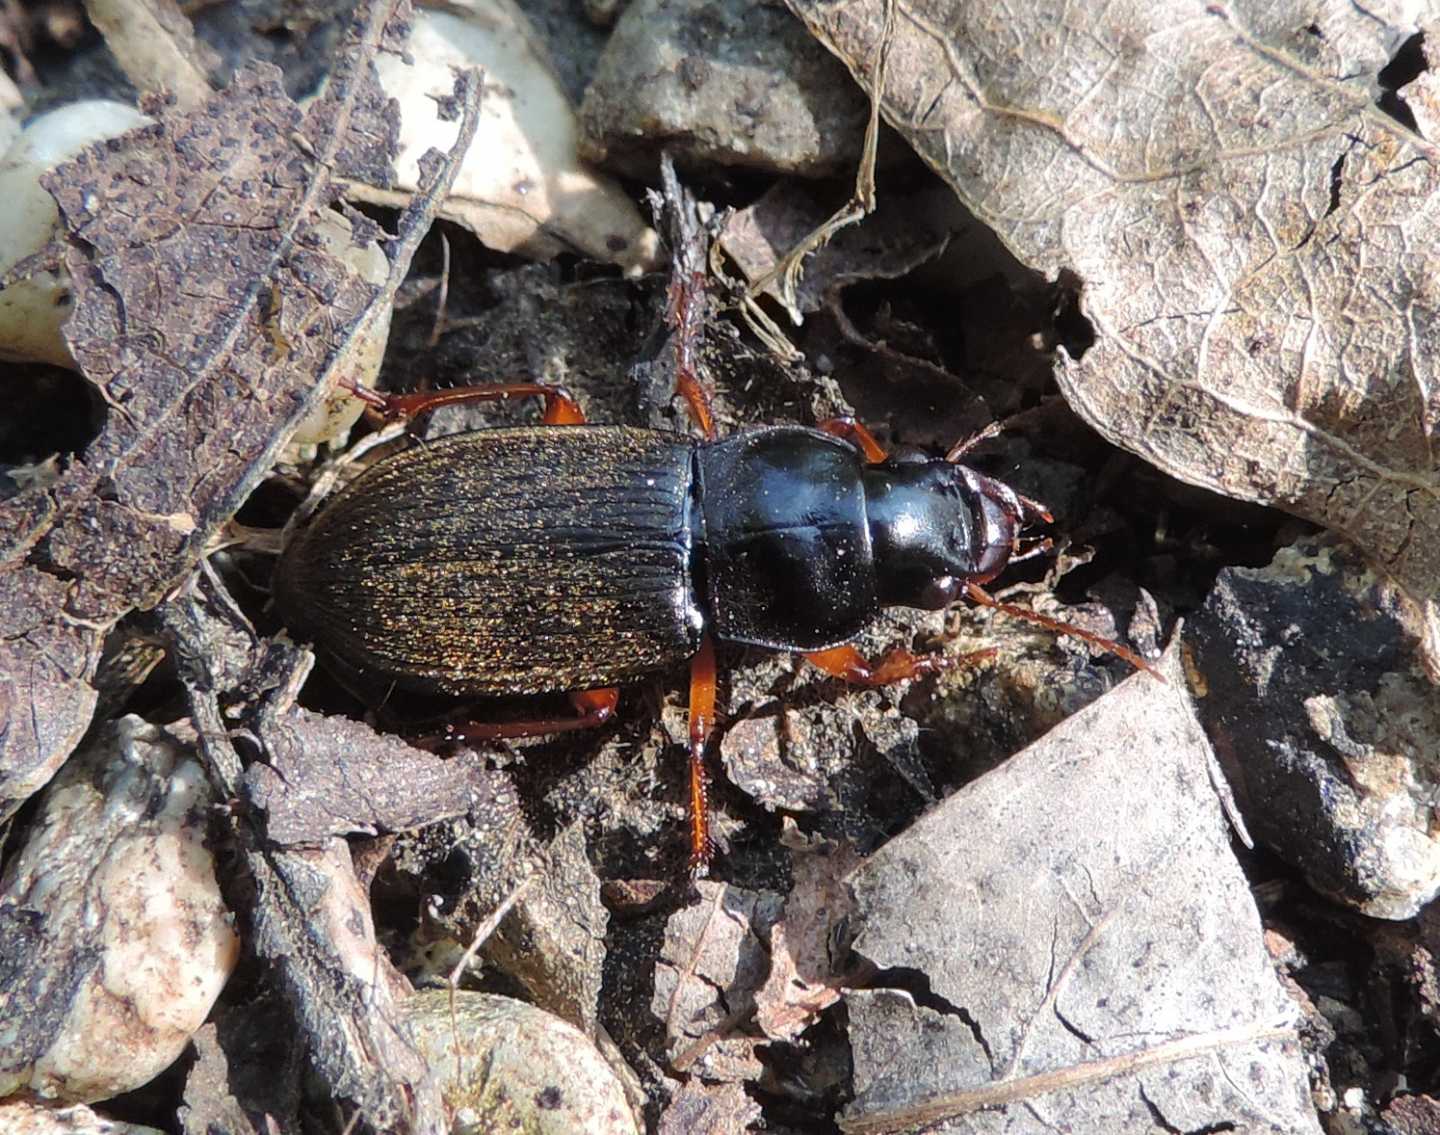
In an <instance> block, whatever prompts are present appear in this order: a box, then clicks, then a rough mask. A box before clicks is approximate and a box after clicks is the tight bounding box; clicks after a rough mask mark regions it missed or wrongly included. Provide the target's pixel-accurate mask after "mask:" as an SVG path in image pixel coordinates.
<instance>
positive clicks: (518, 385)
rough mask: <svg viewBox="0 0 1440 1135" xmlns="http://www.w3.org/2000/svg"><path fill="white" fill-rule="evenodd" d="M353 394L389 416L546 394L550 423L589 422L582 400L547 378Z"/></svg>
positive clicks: (358, 389)
mask: <svg viewBox="0 0 1440 1135" xmlns="http://www.w3.org/2000/svg"><path fill="white" fill-rule="evenodd" d="M350 391H351V393H352V394H354V395H355V397H357V398H359V399H360V400H361V401H362V402H365V403H366V404H367V405H369V406H373V407H374V408H375V409H377V410H379V411H380V413H382V414H383V415H384V416H385V417H387V418H413V417H415V416H416V415H417V414H424V413H428V412H429V411H431V410H438V409H439V408H440V407H441V406H458V405H461V404H462V403H465V402H494V401H500V400H503V399H506V398H543V399H545V416H544V417H543V418H542V419H541V420H542V421H543V422H544V423H545V424H546V425H547V426H580V425H584V424H585V414H584V411H582V410H581V409H580V404H579V403H578V402H576V401H575V399H574V397H573V396H572V395H571V394H570V392H569V391H568V390H566V389H565V388H564V387H563V386H548V385H546V384H545V383H543V382H498V383H494V384H487V385H484V386H455V387H452V388H451V389H449V390H423V391H419V392H417V393H415V394H380V393H377V392H376V391H374V390H369V389H367V388H366V387H363V386H359V387H355V386H352V387H351V388H350Z"/></svg>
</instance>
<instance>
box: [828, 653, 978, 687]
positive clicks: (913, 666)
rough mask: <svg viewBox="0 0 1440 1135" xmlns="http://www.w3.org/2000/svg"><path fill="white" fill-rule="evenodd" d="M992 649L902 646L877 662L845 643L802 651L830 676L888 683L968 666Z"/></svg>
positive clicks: (871, 683) (863, 682)
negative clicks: (919, 650) (931, 650)
mask: <svg viewBox="0 0 1440 1135" xmlns="http://www.w3.org/2000/svg"><path fill="white" fill-rule="evenodd" d="M994 654H995V651H994V650H976V651H972V652H971V653H969V654H912V653H911V652H910V651H908V650H906V649H905V648H904V647H902V646H897V647H895V648H894V649H893V650H891V651H888V652H887V653H886V654H885V656H884V657H883V658H881V659H880V661H879V662H875V663H871V662H867V661H866V660H865V656H864V655H863V654H861V653H860V652H859V651H858V650H856V649H855V647H853V646H850V645H849V644H848V643H847V644H845V645H842V646H832V647H831V648H830V649H829V650H817V651H815V652H814V653H813V654H807V655H805V658H806V660H807V661H809V662H810V664H811V665H812V666H817V667H819V668H820V669H821V670H824V671H825V673H827V674H829V675H830V676H831V677H832V678H840V679H842V680H843V681H846V682H851V683H853V684H855V685H857V686H888V685H890V684H891V683H892V682H906V681H909V680H910V679H911V678H918V677H920V676H921V675H922V674H934V673H938V672H939V671H941V670H950V669H952V668H954V667H956V666H969V665H971V664H973V663H975V662H979V661H981V660H982V659H986V658H990V657H993V656H994Z"/></svg>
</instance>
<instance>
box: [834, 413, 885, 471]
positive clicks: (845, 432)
mask: <svg viewBox="0 0 1440 1135" xmlns="http://www.w3.org/2000/svg"><path fill="white" fill-rule="evenodd" d="M818 428H819V429H822V430H824V431H825V432H826V433H827V434H834V435H835V436H836V437H843V438H844V439H845V440H846V441H848V442H850V443H851V444H852V445H854V446H855V448H856V449H858V450H859V451H860V452H861V453H862V454H864V456H865V460H866V461H868V462H869V463H870V464H871V465H878V464H880V462H882V461H884V460H885V459H886V458H887V457H889V456H890V455H889V454H888V453H886V452H885V447H884V446H883V445H881V444H880V443H879V442H878V441H876V440H875V435H874V434H872V433H871V432H870V431H869V430H868V429H866V428H865V427H864V425H862V424H861V423H860V422H857V421H856V420H855V419H854V418H852V417H849V416H848V415H847V416H846V417H843V418H826V419H825V420H824V421H823V422H821V423H820V425H819V427H818Z"/></svg>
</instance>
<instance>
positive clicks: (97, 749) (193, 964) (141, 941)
mask: <svg viewBox="0 0 1440 1135" xmlns="http://www.w3.org/2000/svg"><path fill="white" fill-rule="evenodd" d="M212 802H213V801H212V796H211V791H210V786H209V783H208V782H207V780H206V779H205V774H204V771H203V770H202V769H201V767H200V765H199V763H198V762H197V761H196V760H195V759H194V758H193V757H192V756H191V755H190V747H189V743H188V740H187V739H186V738H184V737H182V736H179V735H177V733H175V732H171V731H167V730H165V729H161V728H159V727H158V726H154V725H150V724H149V723H147V722H145V721H144V720H142V719H141V718H139V717H134V716H128V717H123V718H121V719H120V720H119V721H117V722H116V723H115V724H114V725H113V726H112V727H111V728H110V729H108V730H107V731H106V732H105V733H103V734H102V735H101V737H100V739H99V740H98V741H97V742H96V743H94V744H93V745H91V746H90V747H88V748H87V749H85V750H83V751H81V752H79V753H77V754H76V755H75V756H74V757H72V758H71V759H70V761H69V762H68V763H67V764H66V766H65V768H64V769H62V770H61V772H60V773H59V775H58V776H57V777H56V778H55V781H54V782H53V783H52V784H51V786H50V787H49V788H48V789H47V790H46V793H45V797H44V800H43V802H42V804H41V806H40V814H39V816H38V817H37V819H36V821H35V824H34V826H33V828H32V829H31V834H30V838H29V840H28V842H27V843H26V844H25V846H24V848H23V849H21V851H20V854H19V855H17V856H16V857H15V859H14V861H13V862H12V863H11V864H10V867H9V869H8V870H7V871H6V873H5V878H4V880H3V885H0V1096H3V1095H9V1094H11V1093H13V1092H18V1091H26V1092H29V1093H32V1094H34V1095H36V1096H39V1097H41V1098H44V1099H49V1100H55V1101H59V1102H64V1103H77V1102H78V1103H93V1102H94V1101H96V1100H104V1099H109V1098H110V1097H111V1096H116V1095H119V1094H120V1093H122V1092H128V1091H131V1090H132V1089H134V1088H138V1087H140V1086H141V1085H142V1084H145V1083H147V1082H148V1081H149V1080H151V1079H153V1078H154V1077H155V1076H156V1075H158V1074H159V1073H160V1072H162V1071H164V1069H165V1068H167V1067H168V1066H169V1065H170V1064H171V1063H172V1062H174V1060H175V1059H176V1058H177V1057H178V1056H179V1055H180V1054H181V1052H183V1051H184V1049H185V1046H186V1045H187V1044H188V1043H189V1040H190V1037H191V1035H192V1034H193V1033H194V1032H195V1030H196V1029H198V1028H199V1027H200V1025H201V1024H202V1023H203V1022H204V1020H205V1017H206V1016H207V1015H208V1014H209V1012H210V1008H211V1006H212V1005H213V1004H214V1002H215V998H216V997H218V996H219V994H220V990H221V989H222V988H223V986H224V985H225V981H226V979H227V978H228V977H229V976H230V972H231V971H232V970H233V969H234V967H235V960H236V956H237V954H238V952H239V943H238V940H237V938H236V936H235V932H234V931H233V930H232V929H231V927H230V921H229V913H228V912H227V910H226V908H225V904H224V903H223V901H222V900H221V897H220V888H219V885H218V884H217V883H216V881H215V862H214V859H213V858H212V856H211V854H210V851H209V849H208V848H207V847H206V846H205V834H206V823H207V819H208V813H209V810H210V808H211V805H212Z"/></svg>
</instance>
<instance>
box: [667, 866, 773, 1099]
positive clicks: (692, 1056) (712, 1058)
mask: <svg viewBox="0 0 1440 1135" xmlns="http://www.w3.org/2000/svg"><path fill="white" fill-rule="evenodd" d="M696 889H697V891H698V892H699V894H698V898H697V901H696V902H694V903H692V904H691V905H690V906H688V907H686V908H684V909H683V910H679V911H677V912H676V913H675V914H673V915H671V917H670V920H669V922H668V923H667V924H666V927H665V943H664V945H663V946H662V947H661V951H660V960H659V961H658V962H657V963H656V965H655V995H654V997H653V999H652V1001H651V1011H652V1012H653V1013H654V1014H655V1016H656V1017H658V1018H659V1019H660V1020H662V1021H663V1022H664V1023H665V1033H666V1036H667V1038H668V1040H669V1047H670V1060H671V1063H672V1064H673V1065H674V1067H675V1068H676V1070H677V1071H680V1072H687V1071H695V1072H697V1073H698V1074H700V1075H701V1076H703V1077H704V1078H705V1079H707V1080H752V1079H755V1078H756V1077H758V1076H759V1074H760V1064H759V1061H758V1060H757V1059H756V1057H755V1046H756V1044H757V1043H758V1038H755V1037H752V1036H749V1035H746V1032H745V1029H744V1026H745V1024H746V1023H747V1021H748V1019H749V1017H750V1015H751V1013H752V1012H753V1011H754V1008H755V991H756V990H757V989H758V988H759V987H760V984H761V982H762V981H763V980H764V977H763V975H764V974H765V973H766V972H767V971H768V969H769V965H768V961H769V958H768V948H767V947H768V941H769V937H770V929H771V927H772V926H774V924H775V920H776V918H777V917H778V915H779V913H780V899H779V896H777V895H773V894H769V893H766V892H760V891H749V890H745V889H743V888H741V887H733V886H729V885H728V884H725V883H713V882H708V881H706V882H700V883H697V884H696Z"/></svg>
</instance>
